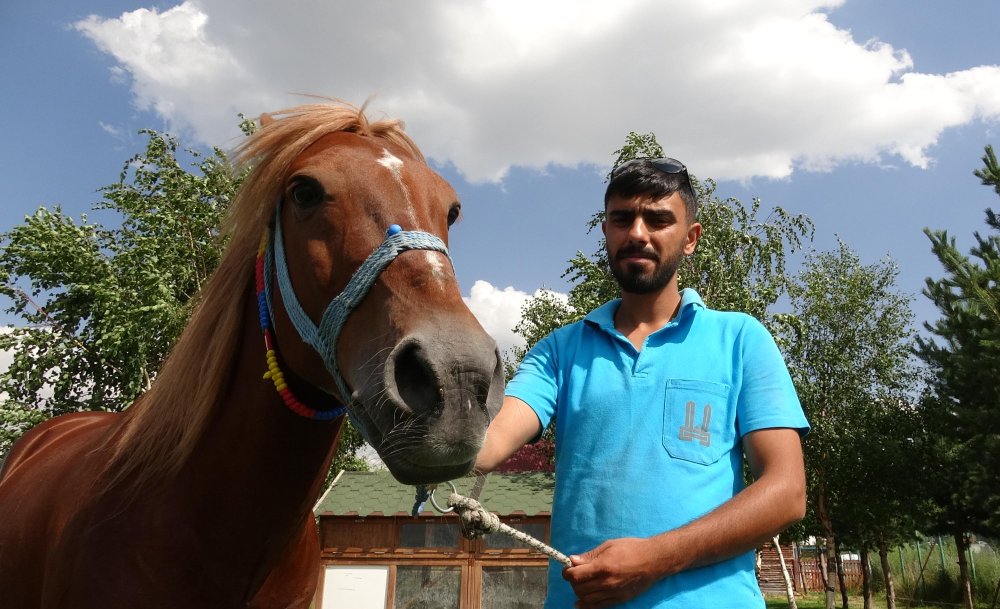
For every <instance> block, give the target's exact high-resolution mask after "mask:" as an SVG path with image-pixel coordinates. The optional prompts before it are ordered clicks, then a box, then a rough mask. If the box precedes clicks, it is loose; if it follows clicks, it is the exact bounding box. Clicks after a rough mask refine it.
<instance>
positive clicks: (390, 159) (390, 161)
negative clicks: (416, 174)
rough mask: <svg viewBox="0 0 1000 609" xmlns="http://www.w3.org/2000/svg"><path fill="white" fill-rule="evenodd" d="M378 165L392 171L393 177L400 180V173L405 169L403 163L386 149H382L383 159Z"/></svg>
mask: <svg viewBox="0 0 1000 609" xmlns="http://www.w3.org/2000/svg"><path fill="white" fill-rule="evenodd" d="M378 164H379V165H381V166H383V167H385V168H386V169H388V170H389V171H391V172H392V175H394V176H396V178H397V179H398V178H399V174H400V171H401V170H402V169H403V161H401V160H400V159H399V157H397V156H395V155H394V154H392V153H391V152H389V151H388V150H386V149H385V148H383V149H382V158H380V159H379V160H378Z"/></svg>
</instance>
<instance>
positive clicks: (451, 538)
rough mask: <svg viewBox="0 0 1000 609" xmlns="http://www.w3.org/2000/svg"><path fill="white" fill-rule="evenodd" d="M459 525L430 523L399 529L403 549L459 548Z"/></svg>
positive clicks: (404, 526) (400, 543) (400, 545)
mask: <svg viewBox="0 0 1000 609" xmlns="http://www.w3.org/2000/svg"><path fill="white" fill-rule="evenodd" d="M458 527H459V525H458V523H455V524H451V523H443V522H428V523H416V524H404V525H402V526H401V527H399V547H401V548H457V547H458V537H459V530H458Z"/></svg>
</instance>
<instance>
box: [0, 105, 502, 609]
mask: <svg viewBox="0 0 1000 609" xmlns="http://www.w3.org/2000/svg"><path fill="white" fill-rule="evenodd" d="M238 152H239V155H238V159H239V160H240V162H241V164H243V165H247V166H250V167H252V170H251V173H250V174H249V176H248V177H247V178H246V180H245V182H244V184H243V187H242V188H241V189H240V192H239V194H238V196H237V198H236V199H235V200H234V202H233V204H232V206H231V209H230V214H229V217H228V219H227V224H226V227H225V230H226V233H227V234H228V236H229V243H228V245H227V247H226V251H225V254H224V256H223V259H222V262H221V264H220V266H219V268H218V270H217V271H216V272H215V274H214V275H213V276H212V278H211V279H210V281H209V282H208V283H207V284H206V285H205V287H204V289H203V291H202V293H201V294H200V296H199V304H198V306H197V308H196V309H195V312H194V314H193V316H192V318H191V321H190V322H189V324H188V326H187V328H186V329H185V330H184V332H183V334H182V336H181V337H180V339H179V340H178V342H177V344H176V345H175V346H174V348H173V350H172V351H171V354H170V356H169V357H168V358H167V360H166V362H165V363H164V366H163V368H162V370H161V371H160V373H159V375H158V376H157V378H156V379H155V381H154V383H153V385H152V387H151V389H150V390H149V391H148V392H146V393H145V394H144V395H142V396H141V397H139V399H138V400H136V402H135V403H134V404H133V405H132V406H131V407H130V408H128V409H127V410H126V411H125V412H124V413H106V412H100V413H98V412H89V413H77V414H71V415H66V416H63V417H58V418H55V419H52V420H50V421H48V422H46V423H43V424H41V425H39V426H37V427H36V428H34V429H33V430H31V431H30V432H29V433H27V434H26V435H25V436H24V437H23V438H22V439H21V440H20V441H19V442H18V443H17V444H16V445H15V446H14V448H13V449H12V451H11V453H10V455H9V456H8V458H7V462H6V464H5V465H4V469H3V472H2V478H0V599H2V600H0V605H2V606H3V607H4V609H29V608H30V609H35V608H45V609H55V608H59V609H67V608H94V609H115V608H123V609H124V608H128V609H136V608H143V607H157V608H159V607H162V608H169V609H199V608H205V609H223V608H230V607H261V608H265V607H266V608H278V607H282V608H284V607H303V608H304V607H308V605H309V603H310V601H311V599H312V597H313V594H314V591H315V587H316V583H317V577H318V574H319V543H318V537H317V531H316V525H315V522H314V520H313V516H312V513H311V507H312V505H313V503H314V502H315V500H316V497H317V496H318V494H319V492H320V490H321V486H322V484H323V481H324V477H325V475H326V472H327V469H328V468H329V465H330V461H331V459H332V456H333V454H334V449H335V446H336V443H337V437H338V434H339V433H340V429H341V425H342V423H343V414H344V410H345V406H346V410H347V411H348V413H349V414H350V416H351V418H352V420H353V421H354V422H355V423H356V425H357V426H358V428H359V429H360V431H361V432H362V434H363V435H364V436H365V437H366V439H367V440H368V441H369V442H370V443H371V444H372V445H373V446H374V447H375V448H376V450H378V452H379V454H380V456H381V457H382V459H383V460H384V461H385V463H386V464H387V466H388V467H389V468H390V470H391V471H392V473H393V474H394V475H395V476H396V478H398V479H399V480H400V481H401V482H404V483H407V484H417V483H432V482H440V481H444V480H448V479H452V478H455V477H458V476H461V475H463V474H465V473H467V472H468V471H469V470H470V469H471V468H472V465H473V463H474V462H475V458H476V454H477V452H478V450H479V448H480V446H481V444H482V441H483V437H484V434H485V430H486V427H487V425H488V423H489V420H490V418H491V417H492V415H493V414H495V413H496V411H497V409H498V408H499V403H500V400H501V398H502V393H503V374H502V363H501V361H500V358H499V356H498V353H497V349H496V345H495V343H494V341H493V340H492V339H491V338H490V337H489V336H488V335H487V334H486V333H485V332H484V331H483V329H482V327H481V326H480V325H479V324H478V323H477V321H476V320H475V318H474V317H473V316H472V314H471V312H470V311H469V309H468V308H467V307H466V306H465V304H464V303H463V301H462V297H461V294H460V292H459V289H458V286H457V282H456V278H455V274H454V270H453V268H452V263H451V259H450V257H449V255H448V253H447V246H446V241H447V238H448V228H449V226H450V225H451V224H452V223H453V222H454V221H455V219H456V217H457V216H458V214H459V203H458V200H457V196H456V194H455V192H454V190H453V189H452V188H451V186H450V185H448V183H447V182H445V181H444V179H443V178H441V177H440V176H439V175H437V174H436V173H435V172H434V171H432V170H431V169H430V168H429V167H428V166H427V164H426V162H425V161H424V158H423V156H422V155H421V153H420V151H419V150H418V149H417V147H416V145H415V144H414V143H413V142H412V141H411V140H410V138H409V136H407V135H406V134H405V133H404V132H403V131H402V127H401V124H400V123H399V121H394V120H380V121H369V120H368V119H367V118H366V117H365V115H364V113H363V110H360V109H357V108H354V107H352V106H349V105H347V104H342V103H339V102H337V103H329V104H328V103H318V104H309V105H305V106H300V107H297V108H292V109H289V110H284V111H281V112H279V113H276V114H275V115H274V117H273V118H272V117H265V118H264V119H262V127H261V128H260V129H258V130H257V132H256V133H254V134H253V135H252V136H251V137H250V138H248V140H247V141H246V143H245V144H244V145H243V146H241V147H240V149H239V151H238ZM262 336H263V338H262ZM265 343H266V344H265Z"/></svg>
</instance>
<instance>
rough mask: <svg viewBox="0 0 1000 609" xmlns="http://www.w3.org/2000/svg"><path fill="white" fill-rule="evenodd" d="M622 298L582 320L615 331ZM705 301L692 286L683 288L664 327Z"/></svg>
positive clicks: (697, 307) (592, 312)
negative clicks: (674, 308)
mask: <svg viewBox="0 0 1000 609" xmlns="http://www.w3.org/2000/svg"><path fill="white" fill-rule="evenodd" d="M621 304H622V299H621V298H616V299H614V300H609V301H608V302H606V303H604V304H602V305H601V306H599V307H597V308H596V309H594V310H593V311H591V312H590V313H588V314H587V316H586V317H584V318H583V319H584V321H586V322H588V323H591V324H594V325H596V326H597V327H599V328H601V329H602V330H605V331H616V330H615V312H616V311H618V307H619V306H621ZM704 308H705V303H704V302H703V301H702V299H701V296H699V295H698V292H696V291H695V290H694V288H684V289H683V290H681V306H680V307H679V308H678V310H677V315H676V316H674V318H673V319H672V320H670V323H668V324H667V325H666V326H664V328H665V327H667V326H670V325H672V324H676V323H679V322H680V320H681V319H683V318H685V317H687V316H689V315H691V314H693V313H694V312H695V310H696V309H704Z"/></svg>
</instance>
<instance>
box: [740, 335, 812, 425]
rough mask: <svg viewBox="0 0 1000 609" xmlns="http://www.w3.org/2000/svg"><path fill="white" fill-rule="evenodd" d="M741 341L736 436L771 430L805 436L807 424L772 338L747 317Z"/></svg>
mask: <svg viewBox="0 0 1000 609" xmlns="http://www.w3.org/2000/svg"><path fill="white" fill-rule="evenodd" d="M741 338H742V341H741V356H742V357H741V359H742V368H743V382H742V386H741V389H740V393H739V396H738V397H737V404H736V408H737V412H736V420H737V427H738V430H739V434H740V436H741V437H742V436H743V435H745V434H747V433H749V432H751V431H756V430H758V429H768V428H775V427H787V428H792V429H795V430H797V431H798V432H799V434H801V435H805V434H806V433H807V432H808V431H809V422H808V421H807V420H806V417H805V413H803V411H802V405H801V403H800V402H799V397H798V394H797V393H796V392H795V386H794V385H793V384H792V378H791V375H790V374H789V373H788V366H787V365H785V360H784V358H783V357H782V355H781V351H780V350H779V349H778V345H777V344H775V342H774V337H772V336H771V334H770V333H769V332H768V331H767V329H766V328H765V327H764V326H763V325H762V324H761V323H760V322H759V321H757V320H756V319H754V318H752V317H748V321H747V324H746V326H745V327H744V329H743V333H742V337H741Z"/></svg>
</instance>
